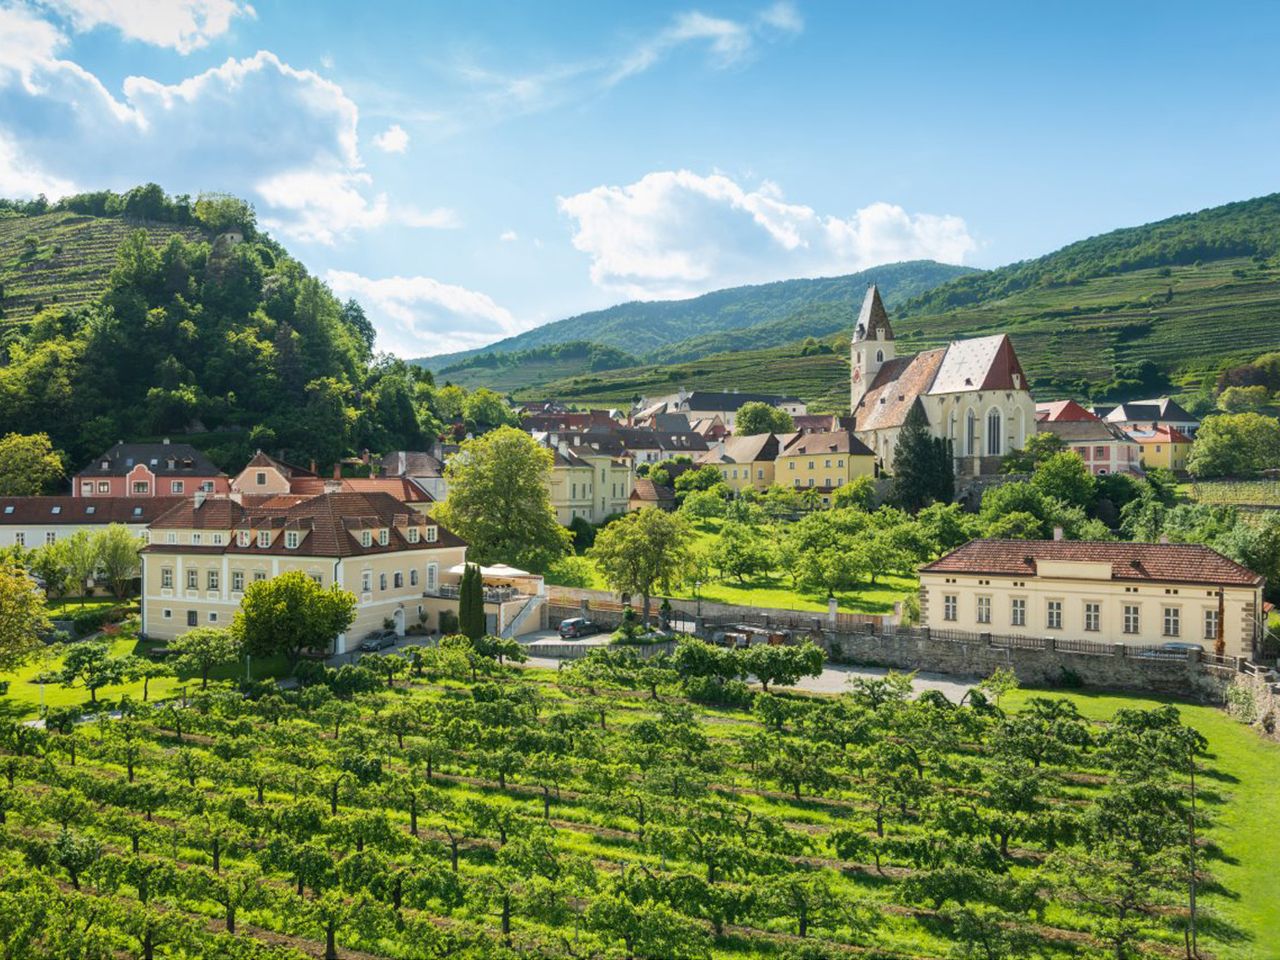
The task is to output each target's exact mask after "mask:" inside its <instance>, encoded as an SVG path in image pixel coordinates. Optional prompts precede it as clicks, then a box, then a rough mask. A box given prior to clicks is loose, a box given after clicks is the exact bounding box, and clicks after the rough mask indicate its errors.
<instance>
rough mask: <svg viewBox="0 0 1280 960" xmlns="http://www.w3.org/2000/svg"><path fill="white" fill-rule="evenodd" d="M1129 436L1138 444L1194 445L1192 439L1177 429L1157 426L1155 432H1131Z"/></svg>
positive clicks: (1162, 425)
mask: <svg viewBox="0 0 1280 960" xmlns="http://www.w3.org/2000/svg"><path fill="white" fill-rule="evenodd" d="M1129 436H1130V437H1132V438H1133V439H1134V440H1136V441H1138V443H1193V442H1194V441H1192V439H1191V438H1190V437H1188V436H1187V435H1186V434H1185V433H1183V432H1182V431H1181V430H1179V429H1178V428H1177V427H1170V426H1168V425H1166V424H1157V425H1156V428H1155V429H1154V430H1136V429H1135V430H1130V431H1129Z"/></svg>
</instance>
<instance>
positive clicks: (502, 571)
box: [449, 563, 534, 577]
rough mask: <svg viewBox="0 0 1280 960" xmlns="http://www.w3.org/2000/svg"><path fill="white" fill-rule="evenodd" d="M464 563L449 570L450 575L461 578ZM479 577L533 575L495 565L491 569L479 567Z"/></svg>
mask: <svg viewBox="0 0 1280 960" xmlns="http://www.w3.org/2000/svg"><path fill="white" fill-rule="evenodd" d="M466 567H467V565H466V564H465V563H459V564H458V565H457V566H453V567H450V568H449V572H450V573H456V574H457V575H458V576H462V573H463V571H464V570H465V569H466ZM480 576H482V577H532V576H534V574H532V573H530V572H529V571H527V570H517V569H516V568H515V567H509V566H507V565H506V564H505V563H496V564H494V565H493V566H492V567H481V568H480Z"/></svg>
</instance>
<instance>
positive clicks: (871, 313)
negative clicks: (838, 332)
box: [853, 283, 893, 340]
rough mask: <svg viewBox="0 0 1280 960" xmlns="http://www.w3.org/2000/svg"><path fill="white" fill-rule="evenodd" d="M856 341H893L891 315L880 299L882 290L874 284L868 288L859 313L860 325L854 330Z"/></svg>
mask: <svg viewBox="0 0 1280 960" xmlns="http://www.w3.org/2000/svg"><path fill="white" fill-rule="evenodd" d="M853 339H854V340H892V339H893V328H892V327H891V326H889V314H888V313H887V312H886V311H885V309H884V301H882V300H881V299H880V288H879V287H877V286H876V285H875V284H874V283H873V284H871V286H869V287H868V288H867V295H866V297H864V298H863V300H862V310H860V311H859V312H858V323H857V325H856V326H855V327H854V329H853Z"/></svg>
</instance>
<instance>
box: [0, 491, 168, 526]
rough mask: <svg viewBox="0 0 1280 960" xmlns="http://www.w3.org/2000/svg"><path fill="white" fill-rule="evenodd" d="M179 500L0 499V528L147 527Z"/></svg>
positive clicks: (127, 498)
mask: <svg viewBox="0 0 1280 960" xmlns="http://www.w3.org/2000/svg"><path fill="white" fill-rule="evenodd" d="M182 502H183V498H182V497H0V526H9V525H22V526H31V525H34V524H41V525H44V524H50V525H52V524H62V523H69V524H94V523H102V524H107V523H150V522H151V521H152V520H154V519H155V518H156V517H158V516H160V515H161V514H163V513H164V512H165V511H166V510H169V509H170V508H172V507H173V506H175V505H177V504H179V503H182Z"/></svg>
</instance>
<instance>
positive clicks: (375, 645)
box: [360, 630, 400, 653]
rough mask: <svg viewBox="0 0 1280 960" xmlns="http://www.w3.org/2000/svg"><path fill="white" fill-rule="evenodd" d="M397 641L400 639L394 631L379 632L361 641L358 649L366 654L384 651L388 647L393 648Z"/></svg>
mask: <svg viewBox="0 0 1280 960" xmlns="http://www.w3.org/2000/svg"><path fill="white" fill-rule="evenodd" d="M399 639H400V637H399V636H398V635H397V634H396V632H395V631H394V630H379V631H377V632H376V633H371V634H369V635H368V636H367V637H365V638H364V639H363V640H361V641H360V649H361V650H363V651H365V652H366V653H371V652H373V651H375V650H386V649H387V648H388V647H394V646H395V645H396V641H397V640H399Z"/></svg>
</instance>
